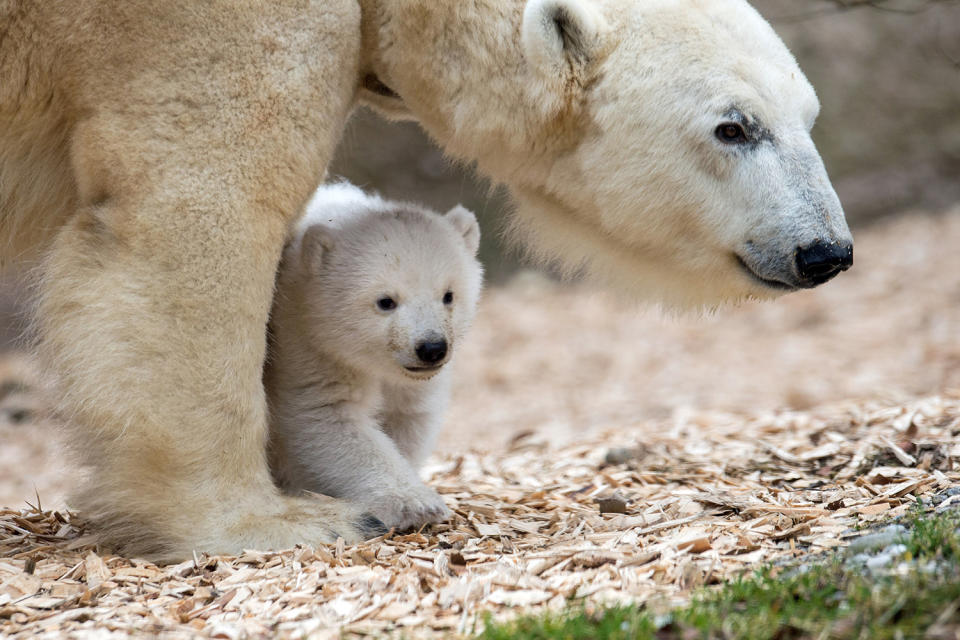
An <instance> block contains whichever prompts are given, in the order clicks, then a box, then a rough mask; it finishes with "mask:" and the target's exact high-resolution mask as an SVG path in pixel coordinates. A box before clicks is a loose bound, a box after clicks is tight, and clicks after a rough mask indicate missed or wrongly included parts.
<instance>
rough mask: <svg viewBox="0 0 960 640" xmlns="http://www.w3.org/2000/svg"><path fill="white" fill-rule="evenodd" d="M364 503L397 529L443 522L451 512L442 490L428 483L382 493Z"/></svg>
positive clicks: (384, 521) (386, 523)
mask: <svg viewBox="0 0 960 640" xmlns="http://www.w3.org/2000/svg"><path fill="white" fill-rule="evenodd" d="M365 506H366V507H367V508H368V509H369V510H370V511H371V512H372V513H375V514H376V515H377V517H378V518H380V520H382V521H383V524H385V525H386V526H388V527H392V528H395V529H398V530H402V529H410V528H419V527H421V526H423V525H425V524H430V523H431V522H443V521H444V520H447V519H448V518H449V517H450V516H451V514H452V512H451V511H450V509H449V508H448V507H447V504H446V503H445V502H444V501H443V498H442V497H440V494H438V493H437V492H436V491H434V490H433V489H431V488H430V487H428V486H426V485H420V486H419V487H407V488H406V490H397V491H395V492H389V493H383V494H381V495H379V496H377V497H376V498H375V499H374V500H373V501H371V502H368V503H367V504H365Z"/></svg>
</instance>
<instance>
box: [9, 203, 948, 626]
mask: <svg viewBox="0 0 960 640" xmlns="http://www.w3.org/2000/svg"><path fill="white" fill-rule="evenodd" d="M856 246H857V248H856V252H857V254H856V264H855V266H854V268H853V269H852V270H851V271H849V272H847V273H844V274H843V275H841V276H840V277H839V278H837V279H836V280H835V281H833V282H831V283H829V284H828V285H826V286H824V287H821V288H818V289H815V290H813V291H806V292H802V293H796V294H791V295H789V296H786V297H784V298H783V299H781V300H778V301H776V302H774V303H767V304H745V305H743V306H741V307H738V308H734V309H725V310H723V311H722V312H721V313H718V314H717V315H714V316H709V317H681V318H671V317H666V318H664V317H662V316H659V315H657V314H655V313H638V312H637V310H636V307H635V306H634V305H632V304H631V303H629V302H627V301H622V300H618V299H615V298H613V297H610V296H602V295H596V294H593V293H592V292H591V291H590V290H589V287H585V286H575V287H560V286H558V285H556V283H552V282H549V281H546V280H544V279H543V278H537V277H532V276H523V277H520V278H518V279H516V280H515V281H514V283H513V284H512V285H510V286H507V287H499V288H491V289H490V290H489V291H488V292H487V293H486V294H485V298H484V300H483V302H482V304H481V309H480V313H479V316H478V319H477V322H476V325H475V328H474V330H473V332H472V334H471V336H470V337H469V339H468V340H467V341H466V343H465V344H462V345H460V346H459V347H458V350H459V352H458V354H457V360H456V362H455V365H456V367H457V374H456V383H455V389H454V397H453V402H452V404H451V411H450V414H449V416H448V419H447V422H446V427H445V430H444V433H443V435H442V436H441V442H440V453H439V454H438V455H437V456H436V457H435V458H433V459H432V461H431V464H430V466H429V467H428V468H427V469H426V475H427V476H428V478H429V482H430V483H431V485H432V486H434V487H436V488H437V489H438V490H439V491H440V492H441V493H442V494H443V495H444V497H445V498H446V500H447V502H448V504H449V505H450V507H451V508H453V509H454V510H455V513H456V515H455V517H454V519H453V520H451V521H450V522H449V523H447V524H444V525H440V526H434V527H430V528H427V529H425V530H423V531H421V532H416V533H409V532H408V533H406V534H393V535H391V536H388V537H386V538H384V539H382V540H375V541H371V542H369V543H366V544H363V545H359V546H353V547H345V546H343V545H332V546H325V547H319V548H307V547H301V548H297V549H293V550H289V551H285V552H281V553H261V552H259V551H256V550H251V551H249V552H248V553H245V554H244V555H242V556H240V557H208V556H201V555H198V556H197V557H196V558H193V559H190V560H189V561H187V562H184V563H182V564H179V565H175V566H167V567H157V566H154V565H152V564H150V563H148V562H143V561H140V560H136V559H130V558H121V557H116V556H113V555H110V553H109V551H108V550H104V549H98V548H97V547H96V546H94V545H92V542H91V539H90V537H89V532H88V531H86V530H85V528H84V524H83V522H82V521H81V520H80V519H79V518H78V517H76V516H73V515H71V514H70V513H69V512H67V511H66V510H65V502H64V495H65V492H66V490H67V489H68V488H69V487H70V485H71V483H72V481H71V473H70V472H69V469H68V468H67V467H66V466H65V465H64V463H63V456H62V454H61V453H60V452H59V450H58V448H57V445H56V437H55V434H56V429H55V427H54V425H52V424H51V423H50V421H49V420H46V419H44V418H43V414H44V407H45V406H46V402H45V400H44V394H42V393H41V392H40V388H41V386H42V385H41V384H40V382H39V378H38V376H37V374H36V367H35V365H34V363H33V362H32V361H31V360H30V358H29V357H26V356H24V355H20V354H6V355H3V356H0V636H3V637H8V636H9V637H15V638H44V637H50V638H53V637H56V638H60V637H68V636H72V637H78V638H98V637H102V636H107V635H110V634H112V633H115V634H118V635H127V634H129V633H134V632H139V633H148V634H159V635H162V636H164V637H169V638H179V637H192V636H197V635H199V636H203V637H220V638H260V637H264V638H266V637H274V636H279V637H302V636H315V637H327V636H331V637H337V636H338V635H339V634H340V632H341V629H343V630H346V631H348V632H351V633H354V632H355V633H360V634H368V635H374V636H378V635H383V634H386V633H397V634H399V635H402V636H405V637H419V636H441V637H449V636H452V635H456V634H469V633H470V632H471V631H472V630H474V629H475V628H477V626H478V625H480V624H482V621H483V616H484V614H485V613H487V612H489V613H490V614H491V615H493V617H494V618H495V619H499V618H503V617H509V616H512V615H515V614H516V613H518V612H521V611H522V612H524V613H527V612H530V611H532V610H536V609H539V608H558V607H563V606H564V605H565V604H566V603H567V602H568V601H569V599H571V598H579V599H586V600H588V601H592V602H603V603H610V602H622V601H625V600H629V601H643V602H647V603H648V604H649V605H650V606H651V607H655V608H657V607H662V608H664V609H667V608H669V607H670V606H672V605H675V604H677V603H679V602H682V601H683V600H685V599H686V598H687V597H688V596H689V594H690V593H691V591H692V590H694V589H696V588H698V587H700V586H708V585H710V584H712V583H716V582H718V581H720V580H723V579H724V578H727V577H730V576H733V575H736V574H737V573H738V572H742V571H744V570H747V569H750V568H754V567H759V566H761V565H762V564H763V563H766V562H775V561H779V560H784V559H789V558H793V557H806V556H807V554H809V555H810V557H815V556H816V554H817V553H818V552H820V551H824V550H829V549H832V548H834V547H837V546H841V545H844V544H845V543H846V542H847V541H848V540H850V539H852V538H853V537H855V536H856V535H857V530H856V529H857V527H858V526H859V527H860V528H861V530H862V528H863V527H869V526H870V525H871V524H872V523H876V522H883V521H886V520H888V519H892V518H896V517H897V516H900V515H903V514H906V513H908V512H909V511H910V510H911V509H913V508H914V506H915V504H916V502H917V500H918V499H919V500H923V501H924V502H925V503H927V504H930V501H929V500H928V499H929V498H931V497H934V496H936V500H934V501H933V502H935V503H936V504H937V505H938V506H937V507H936V508H938V509H946V508H951V507H952V506H956V503H957V502H958V501H960V496H958V495H957V494H960V490H958V489H957V487H958V486H960V437H958V436H960V251H957V247H960V208H956V207H955V208H954V209H953V210H952V211H947V212H944V213H943V214H942V215H939V216H929V215H919V214H917V215H909V216H903V217H900V218H898V219H894V220H890V221H888V222H886V223H883V224H881V225H878V226H876V227H873V228H871V229H869V230H867V231H864V232H863V233H858V234H857V245H856ZM38 501H40V502H42V504H38ZM27 502H30V503H31V504H33V505H34V506H36V507H39V508H30V507H28V506H27V504H26V503H27ZM4 506H6V507H8V508H4ZM50 509H53V510H54V511H50Z"/></svg>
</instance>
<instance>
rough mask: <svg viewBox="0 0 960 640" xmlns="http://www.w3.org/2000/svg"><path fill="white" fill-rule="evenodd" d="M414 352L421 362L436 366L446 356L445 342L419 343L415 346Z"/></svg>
mask: <svg viewBox="0 0 960 640" xmlns="http://www.w3.org/2000/svg"><path fill="white" fill-rule="evenodd" d="M416 351H417V357H418V358H420V361H421V362H425V363H427V364H437V363H438V362H440V361H441V360H443V359H444V358H445V357H446V356H447V341H446V340H438V341H436V342H421V343H420V344H418V345H417V349H416Z"/></svg>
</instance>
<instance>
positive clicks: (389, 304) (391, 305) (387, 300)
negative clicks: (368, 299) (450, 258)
mask: <svg viewBox="0 0 960 640" xmlns="http://www.w3.org/2000/svg"><path fill="white" fill-rule="evenodd" d="M377 307H378V308H379V309H380V310H381V311H393V310H394V309H396V308H397V301H396V300H394V299H393V298H391V297H390V296H383V297H382V298H380V299H379V300H377Z"/></svg>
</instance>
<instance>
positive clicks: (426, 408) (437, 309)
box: [264, 184, 482, 528]
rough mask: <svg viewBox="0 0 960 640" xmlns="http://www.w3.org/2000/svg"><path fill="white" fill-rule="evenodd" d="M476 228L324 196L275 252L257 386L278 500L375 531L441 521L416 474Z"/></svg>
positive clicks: (437, 421) (439, 506)
mask: <svg viewBox="0 0 960 640" xmlns="http://www.w3.org/2000/svg"><path fill="white" fill-rule="evenodd" d="M479 242H480V229H479V226H478V225H477V220H476V218H475V217H474V215H473V214H472V213H471V212H470V211H468V210H466V209H465V208H463V207H461V206H457V207H455V208H453V209H452V210H450V211H449V212H448V213H446V214H445V215H440V214H438V213H435V212H432V211H429V210H426V209H424V208H421V207H418V206H415V205H410V204H405V203H397V202H390V201H386V200H383V199H381V198H379V197H377V196H373V195H367V194H365V193H364V192H363V191H361V190H360V189H358V188H356V187H354V186H352V185H348V184H336V185H329V186H323V187H321V188H320V189H318V190H317V192H316V194H315V195H314V197H313V199H312V200H311V201H310V203H309V204H308V206H307V212H306V215H305V216H304V219H303V220H302V221H301V222H300V224H299V226H298V227H297V229H296V231H295V233H294V234H293V237H292V238H291V240H290V241H289V242H288V243H287V245H286V247H285V248H284V252H283V258H282V261H281V264H280V269H279V272H278V275H277V289H276V294H275V296H274V302H273V312H272V316H271V321H270V352H269V356H268V363H267V367H266V370H265V374H264V383H265V388H266V391H267V396H268V403H269V408H270V414H271V426H270V440H271V447H270V449H271V466H272V470H273V473H274V477H275V479H276V480H277V482H278V484H279V485H280V486H281V487H282V488H283V489H284V490H285V491H287V492H290V493H299V492H302V491H310V492H315V493H321V494H325V495H328V496H333V497H337V498H343V499H346V500H349V501H352V502H354V503H357V504H360V505H362V506H363V507H364V508H365V509H366V510H368V511H369V512H371V513H373V514H374V515H375V516H377V517H378V518H379V519H381V520H382V521H383V522H384V524H385V525H387V526H388V527H396V528H407V527H411V526H417V525H421V524H424V523H427V522H436V521H440V520H443V519H445V518H446V517H448V516H449V513H450V512H449V510H448V509H447V506H446V504H445V503H444V501H443V499H442V498H441V497H440V496H439V495H438V494H437V493H436V492H435V491H434V490H433V489H431V488H429V487H428V486H426V485H425V484H424V483H423V482H422V481H421V480H420V478H419V477H418V474H417V468H418V467H419V466H420V464H421V463H422V462H423V461H424V459H425V458H426V457H427V455H428V454H429V453H430V451H431V449H432V447H433V444H434V441H435V438H436V436H437V433H438V430H439V428H440V425H441V420H442V415H443V413H444V410H445V408H446V404H447V401H448V397H449V393H450V375H451V371H450V367H449V363H450V359H451V358H452V356H453V353H454V349H455V347H456V346H457V345H458V344H459V343H460V341H461V340H462V339H463V338H464V335H465V334H466V332H467V329H468V328H469V326H470V324H471V323H472V321H473V317H474V313H475V309H476V305H477V300H478V297H479V294H480V287H481V282H482V268H481V266H480V263H479V262H478V261H477V259H476V252H477V248H478V245H479Z"/></svg>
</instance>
